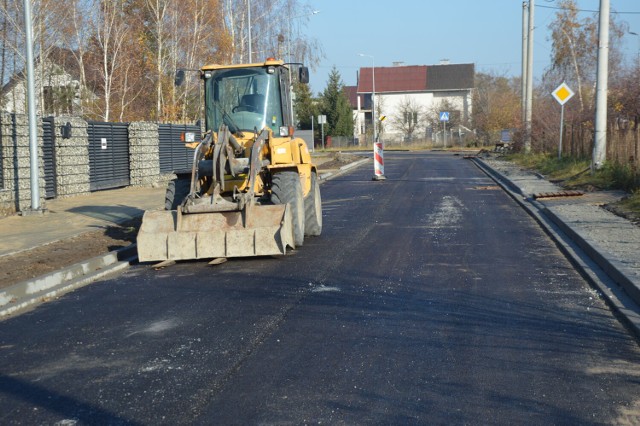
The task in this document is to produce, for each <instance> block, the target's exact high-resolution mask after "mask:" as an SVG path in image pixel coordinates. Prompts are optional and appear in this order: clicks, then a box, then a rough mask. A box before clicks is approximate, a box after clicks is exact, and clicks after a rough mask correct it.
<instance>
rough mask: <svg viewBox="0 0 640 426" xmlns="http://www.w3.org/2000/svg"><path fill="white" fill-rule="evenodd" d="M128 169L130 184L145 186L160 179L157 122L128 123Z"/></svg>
mask: <svg viewBox="0 0 640 426" xmlns="http://www.w3.org/2000/svg"><path fill="white" fill-rule="evenodd" d="M129 170H130V181H131V185H132V186H147V185H152V184H154V183H156V182H157V181H158V180H159V179H160V136H159V134H158V124H157V123H148V122H134V123H130V124H129Z"/></svg>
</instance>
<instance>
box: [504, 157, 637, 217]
mask: <svg viewBox="0 0 640 426" xmlns="http://www.w3.org/2000/svg"><path fill="white" fill-rule="evenodd" d="M507 159H508V160H509V161H512V162H514V163H516V164H519V165H520V166H522V167H524V168H527V169H530V170H535V171H537V172H538V173H540V174H542V175H544V176H545V177H546V178H547V179H549V180H550V181H552V182H554V183H557V184H559V185H561V186H562V187H564V188H567V189H580V190H583V191H596V190H607V189H609V190H610V189H620V190H624V191H626V192H628V193H629V195H628V196H627V197H625V198H623V199H622V200H621V201H619V202H617V203H614V204H612V205H610V206H608V208H609V210H611V211H613V212H615V213H617V214H620V215H621V216H624V217H627V218H629V219H631V220H633V221H634V222H636V223H637V222H639V221H640V175H638V174H637V172H636V171H634V170H633V168H632V167H630V166H629V165H622V164H611V163H607V164H605V165H604V167H602V168H601V169H600V170H598V171H596V173H593V174H592V173H591V170H590V164H591V160H590V159H586V158H569V157H565V158H561V159H558V158H557V157H556V156H553V155H547V154H533V153H532V154H522V153H517V154H510V155H509V156H507Z"/></svg>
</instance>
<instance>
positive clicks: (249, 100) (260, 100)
mask: <svg viewBox="0 0 640 426" xmlns="http://www.w3.org/2000/svg"><path fill="white" fill-rule="evenodd" d="M240 106H248V107H251V108H254V109H255V110H256V111H262V109H263V108H264V95H260V94H258V93H255V94H252V95H244V96H242V100H241V101H240Z"/></svg>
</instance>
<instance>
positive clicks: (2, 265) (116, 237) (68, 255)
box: [0, 218, 142, 288]
mask: <svg viewBox="0 0 640 426" xmlns="http://www.w3.org/2000/svg"><path fill="white" fill-rule="evenodd" d="M141 220H142V218H136V219H133V220H131V221H128V222H126V223H123V224H121V225H110V226H107V227H106V228H104V229H101V230H97V231H91V232H87V233H84V234H81V235H78V236H76V237H72V238H68V239H65V240H61V241H57V242H54V243H51V244H47V245H44V246H40V247H36V248H34V249H31V250H25V251H22V252H20V253H16V254H12V255H8V256H3V257H0V288H5V287H8V286H11V285H13V284H16V283H18V282H20V281H24V280H27V279H31V278H36V277H39V276H40V275H44V274H47V273H50V272H54V271H57V270H60V269H62V268H65V267H67V266H71V265H73V264H75V263H78V262H82V261H83V260H87V259H90V258H92V257H95V256H99V255H101V254H106V253H108V252H110V251H113V250H117V249H120V248H124V247H127V246H129V245H131V244H132V243H133V242H135V239H136V235H137V233H138V228H139V227H140V222H141Z"/></svg>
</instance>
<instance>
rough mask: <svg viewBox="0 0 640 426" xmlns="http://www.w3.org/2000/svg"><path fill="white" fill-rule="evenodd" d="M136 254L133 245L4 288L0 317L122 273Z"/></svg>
mask: <svg viewBox="0 0 640 426" xmlns="http://www.w3.org/2000/svg"><path fill="white" fill-rule="evenodd" d="M136 257H137V254H136V245H135V244H132V245H130V246H128V247H125V248H123V249H120V250H117V251H112V252H109V253H107V254H105V255H100V256H96V257H94V258H91V259H88V260H85V261H82V262H79V263H76V264H74V265H71V266H68V267H66V268H64V269H61V270H59V271H55V272H52V273H49V274H45V275H41V276H39V277H37V278H33V279H29V280H25V281H22V282H19V283H17V284H14V285H12V286H11V287H7V288H5V289H2V290H0V319H3V318H4V317H6V316H8V315H11V314H15V313H18V312H21V311H23V310H25V309H27V308H30V307H33V306H35V305H37V304H40V303H43V302H45V301H47V299H50V298H52V297H57V296H61V295H63V294H65V293H68V292H70V291H72V290H75V289H77V288H80V287H83V286H85V285H87V284H90V283H92V282H94V281H96V280H98V279H100V278H103V277H105V276H107V275H109V274H113V273H116V272H121V271H123V270H125V269H126V268H128V267H129V265H130V264H131V262H132V261H134V260H135V259H136Z"/></svg>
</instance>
